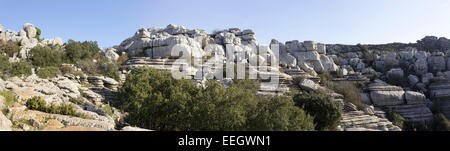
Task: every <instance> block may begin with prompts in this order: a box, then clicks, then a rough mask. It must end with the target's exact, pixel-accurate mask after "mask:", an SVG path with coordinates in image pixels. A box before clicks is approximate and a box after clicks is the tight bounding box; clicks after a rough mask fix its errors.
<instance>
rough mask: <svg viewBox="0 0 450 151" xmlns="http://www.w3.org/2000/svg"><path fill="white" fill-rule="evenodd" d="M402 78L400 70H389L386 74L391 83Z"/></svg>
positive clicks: (402, 73) (402, 74)
mask: <svg viewBox="0 0 450 151" xmlns="http://www.w3.org/2000/svg"><path fill="white" fill-rule="evenodd" d="M403 76H404V72H403V70H402V69H401V68H395V69H391V70H389V71H388V73H387V77H388V79H389V80H391V81H398V80H402V79H403Z"/></svg>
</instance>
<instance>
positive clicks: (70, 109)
mask: <svg viewBox="0 0 450 151" xmlns="http://www.w3.org/2000/svg"><path fill="white" fill-rule="evenodd" d="M25 105H26V106H27V108H28V109H30V110H37V111H42V112H47V113H51V114H61V115H69V116H76V117H82V115H81V114H78V113H77V112H76V109H75V106H73V105H72V104H64V103H63V104H61V105H60V106H55V105H54V104H52V105H50V106H47V103H46V102H45V101H44V100H43V99H42V98H41V97H38V96H34V97H32V98H30V99H28V100H27V102H26V104H25Z"/></svg>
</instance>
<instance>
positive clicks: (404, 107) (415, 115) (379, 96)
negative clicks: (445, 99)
mask: <svg viewBox="0 0 450 151" xmlns="http://www.w3.org/2000/svg"><path fill="white" fill-rule="evenodd" d="M368 89H369V91H370V98H371V101H372V103H373V104H374V105H375V106H376V107H387V108H392V110H393V111H394V112H396V113H398V114H400V115H402V116H403V117H405V118H407V119H410V120H413V121H427V120H431V119H432V117H433V114H432V113H431V111H430V109H429V108H428V107H427V106H426V104H425V100H426V98H425V96H424V95H423V94H421V93H418V92H413V91H404V90H403V89H402V88H401V87H397V86H391V85H387V84H383V83H373V84H370V85H369V88H368Z"/></svg>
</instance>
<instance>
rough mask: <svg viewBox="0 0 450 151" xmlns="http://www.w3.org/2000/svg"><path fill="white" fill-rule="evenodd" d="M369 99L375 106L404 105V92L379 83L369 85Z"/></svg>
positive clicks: (399, 88)
mask: <svg viewBox="0 0 450 151" xmlns="http://www.w3.org/2000/svg"><path fill="white" fill-rule="evenodd" d="M369 91H370V98H371V100H372V102H373V104H374V105H375V106H390V105H399V104H404V103H405V98H404V94H405V92H404V91H403V89H402V88H401V87H396V86H389V85H384V84H379V83H374V84H371V85H369Z"/></svg>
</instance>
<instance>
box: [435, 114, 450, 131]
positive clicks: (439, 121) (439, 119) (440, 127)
mask: <svg viewBox="0 0 450 151" xmlns="http://www.w3.org/2000/svg"><path fill="white" fill-rule="evenodd" d="M431 128H432V129H433V130H435V131H450V122H449V121H448V119H447V118H446V117H445V116H444V114H442V113H439V114H435V115H434V117H433V122H432V124H431Z"/></svg>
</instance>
